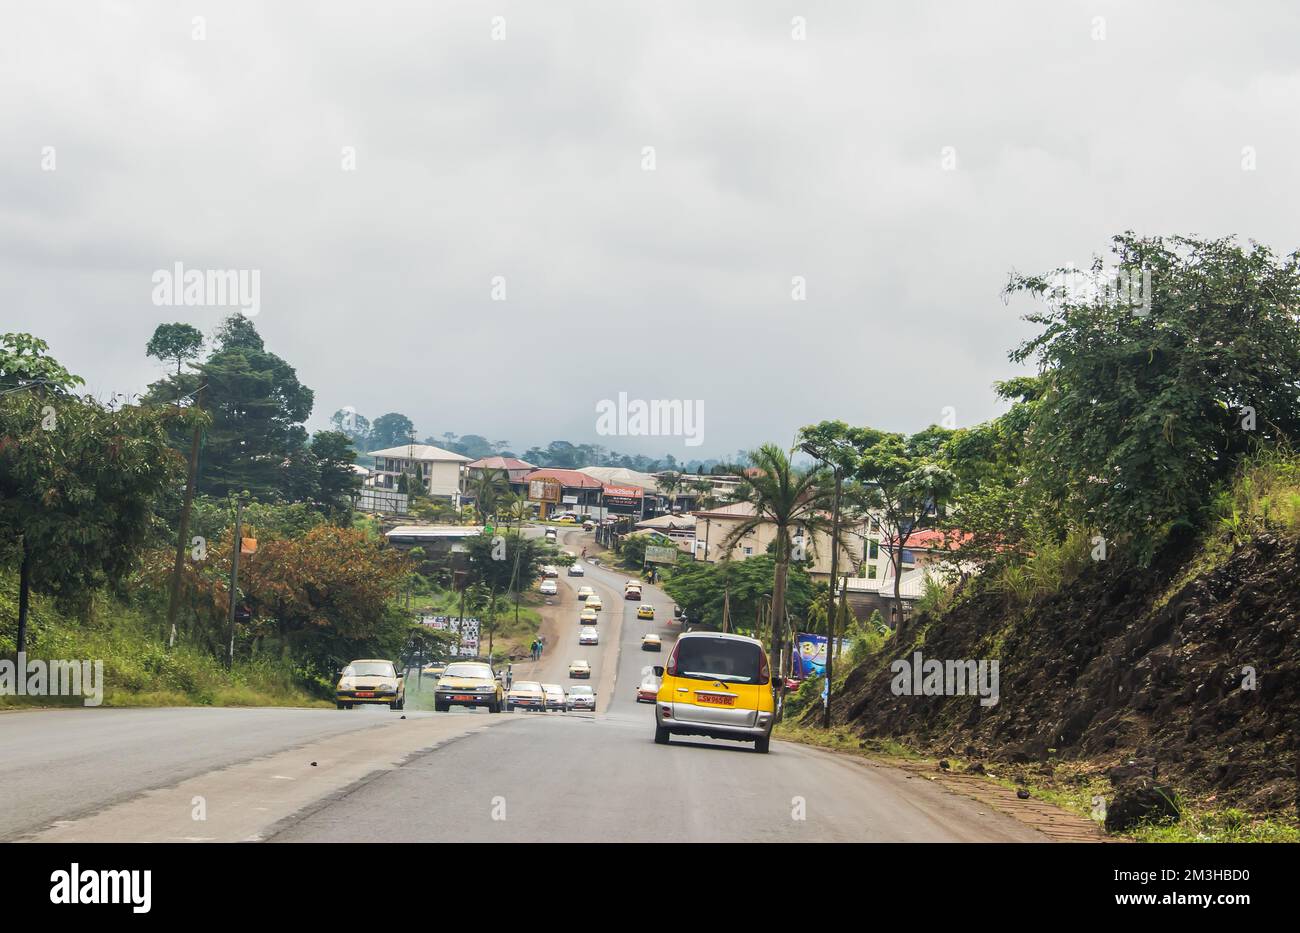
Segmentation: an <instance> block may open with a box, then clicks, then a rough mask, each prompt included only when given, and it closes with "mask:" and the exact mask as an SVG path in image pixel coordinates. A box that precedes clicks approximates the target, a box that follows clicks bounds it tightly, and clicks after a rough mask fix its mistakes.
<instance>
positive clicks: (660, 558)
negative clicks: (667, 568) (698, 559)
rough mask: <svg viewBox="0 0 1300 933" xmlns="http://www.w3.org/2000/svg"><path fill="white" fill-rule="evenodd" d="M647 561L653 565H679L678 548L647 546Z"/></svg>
mask: <svg viewBox="0 0 1300 933" xmlns="http://www.w3.org/2000/svg"><path fill="white" fill-rule="evenodd" d="M645 559H646V561H647V562H648V563H651V564H675V563H677V548H675V547H660V546H658V545H655V544H647V545H646V547H645Z"/></svg>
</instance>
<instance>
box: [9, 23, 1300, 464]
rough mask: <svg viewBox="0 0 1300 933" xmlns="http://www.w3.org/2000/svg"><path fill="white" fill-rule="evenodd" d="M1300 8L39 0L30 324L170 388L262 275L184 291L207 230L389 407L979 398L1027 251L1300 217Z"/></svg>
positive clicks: (17, 209)
mask: <svg viewBox="0 0 1300 933" xmlns="http://www.w3.org/2000/svg"><path fill="white" fill-rule="evenodd" d="M498 16H499V17H502V18H503V20H504V27H503V28H504V39H494V36H493V31H494V28H495V29H496V30H497V34H498V35H500V30H501V28H502V24H501V23H500V22H498V23H496V24H495V26H494V22H493V19H494V17H498ZM195 17H203V18H204V23H203V24H202V27H200V26H198V25H196V23H195V21H194V18H195ZM796 17H802V18H803V20H804V22H805V24H806V27H805V28H806V38H805V39H803V40H802V41H801V40H798V39H796V38H795V37H794V36H793V35H792V33H793V32H794V31H795V30H796V29H797V28H798V25H797V24H796V23H794V22H793V21H794V19H795V18H796ZM1098 17H1101V18H1102V20H1103V21H1099V20H1098V19H1097V18H1098ZM1297 27H1300V6H1297V5H1296V4H1295V3H1288V2H1277V3H1266V2H1258V3H1252V4H1250V5H1249V6H1248V7H1240V6H1237V5H1232V4H1222V3H1189V2H1178V3H1152V2H1144V3H1141V4H1136V3H1128V4H1124V3H1110V2H1091V3H1050V4H1048V3H1042V2H1029V3H1003V4H999V3H981V4H972V3H944V4H937V3H936V4H910V3H908V4H900V3H889V4H885V3H876V4H862V3H856V2H854V3H850V2H843V3H832V2H825V0H823V2H795V3H777V2H768V3H764V2H755V0H743V2H734V3H719V2H709V3H703V2H691V3H667V2H658V0H656V2H649V0H642V2H637V3H615V2H609V0H605V2H591V3H566V2H562V0H549V2H545V3H541V2H522V0H520V2H508V0H491V2H485V3H480V2H457V3H437V2H428V0H425V2H420V3H410V4H405V3H384V2H375V3H361V2H353V3H316V2H312V3H306V2H303V3H284V2H276V3H261V2H243V0H241V2H231V0H222V2H220V3H211V2H209V3H193V2H158V3H127V2H121V3H101V4H98V5H96V4H90V3H79V2H50V0H39V2H35V0H33V2H28V3H6V4H5V7H4V11H3V13H0V58H2V59H3V62H2V65H3V79H2V80H0V115H2V116H0V331H11V330H17V331H29V332H32V333H35V334H37V335H38V336H41V337H43V338H44V339H46V340H47V341H48V342H49V343H50V345H51V349H52V352H53V353H54V354H55V356H57V357H58V358H59V359H60V360H61V361H62V362H63V363H64V364H65V365H66V366H68V368H69V369H71V370H72V371H73V372H76V373H78V374H80V375H82V376H83V377H85V378H86V380H87V383H88V387H89V389H90V391H92V392H94V393H95V394H97V395H101V396H107V395H108V394H110V393H112V392H114V391H118V392H136V391H140V390H142V389H143V388H144V387H145V385H147V384H148V383H149V382H150V381H152V380H154V379H156V378H158V376H159V374H160V373H161V371H162V367H161V366H160V365H158V364H156V363H155V362H154V361H152V360H148V359H147V358H146V357H145V356H144V346H145V343H146V341H147V340H148V338H149V335H150V334H151V333H152V331H153V329H154V327H155V326H156V325H157V324H158V323H160V322H162V321H173V320H180V321H189V322H192V323H194V324H195V325H196V326H198V327H200V328H201V329H203V330H204V331H205V332H211V331H212V329H213V328H214V327H215V325H216V323H217V322H218V321H219V320H220V319H221V318H222V317H224V316H225V315H226V314H228V313H230V310H231V309H229V308H192V307H175V308H169V307H158V306H156V305H155V304H154V303H153V301H152V294H153V289H154V285H153V282H152V280H151V277H152V276H153V274H154V272H155V270H159V269H170V268H172V266H173V264H174V263H176V262H182V263H184V264H185V267H186V268H194V269H244V270H257V271H258V272H259V274H260V284H261V308H260V313H259V314H258V315H257V317H256V318H255V321H256V324H257V327H258V328H259V330H260V331H261V332H262V334H263V336H264V337H265V339H266V343H267V346H268V348H269V349H270V350H272V351H274V352H275V353H278V354H279V355H281V356H283V357H284V358H285V359H286V360H288V361H289V362H290V363H291V364H293V365H294V366H295V367H296V368H297V371H298V375H299V378H300V379H301V380H302V381H303V382H304V383H305V384H306V385H308V386H310V387H311V388H312V389H314V390H315V392H316V410H315V412H314V413H313V415H312V419H311V422H310V424H311V426H312V427H323V426H324V425H325V423H326V421H327V420H328V418H329V415H330V414H331V413H332V412H333V411H335V410H336V409H338V408H341V407H343V406H345V405H351V406H353V407H354V408H355V409H357V410H358V411H360V412H361V413H363V414H365V415H367V416H369V417H371V418H374V417H375V416H377V415H379V414H382V413H384V412H387V411H391V410H397V411H401V412H403V413H405V414H407V415H409V416H410V417H411V418H412V419H413V420H414V421H415V423H416V427H417V430H418V431H419V433H420V435H421V436H422V437H423V436H425V435H427V434H431V433H434V432H437V433H439V434H440V433H442V432H443V431H455V432H457V433H470V432H472V433H479V434H484V435H487V436H488V437H489V438H491V439H494V440H495V439H498V438H501V439H508V440H509V441H510V442H511V444H512V446H513V447H514V448H515V449H516V450H518V451H522V450H523V449H524V448H526V447H528V446H530V445H532V444H537V443H544V442H546V441H549V440H551V439H553V438H563V439H567V440H570V441H573V442H575V443H581V442H600V443H604V444H606V445H607V446H609V447H612V448H615V449H617V450H621V451H628V452H639V453H646V454H651V455H662V454H664V453H672V454H674V455H675V456H678V457H679V458H691V457H698V456H727V455H730V454H732V453H733V452H734V451H735V450H736V449H737V448H738V447H751V446H754V445H756V444H758V443H761V442H764V441H768V440H774V441H778V442H780V443H782V444H788V443H789V442H790V440H791V438H792V435H793V433H794V431H795V430H796V429H797V428H798V427H799V426H800V425H802V424H805V423H808V422H812V421H817V420H821V419H823V418H843V419H845V420H847V421H851V422H856V423H869V424H872V425H876V426H879V427H884V428H889V429H894V430H906V431H913V430H918V429H920V428H922V427H924V426H926V425H927V424H930V423H932V422H936V421H939V420H940V419H941V418H942V416H943V409H944V408H945V406H952V407H954V408H955V409H956V420H957V423H958V424H959V425H966V424H971V423H974V422H977V421H980V420H983V419H985V418H988V417H990V416H992V415H994V414H996V413H997V412H998V411H999V410H1000V408H999V405H998V403H997V400H996V399H995V398H994V396H993V393H992V391H991V388H990V387H991V384H992V383H993V382H994V381H995V380H998V379H1003V378H1006V377H1007V376H1009V375H1012V374H1014V373H1015V372H1016V371H1017V370H1016V368H1015V367H1013V366H1012V365H1011V364H1010V363H1009V362H1008V361H1007V358H1006V353H1007V350H1008V349H1010V348H1011V347H1012V346H1013V345H1014V344H1015V343H1016V342H1017V341H1018V340H1020V339H1022V338H1023V337H1024V336H1025V335H1026V334H1027V333H1028V330H1027V325H1025V324H1024V323H1022V322H1020V321H1019V319H1018V315H1019V314H1020V313H1022V312H1023V310H1025V309H1024V307H1023V306H1018V305H1016V304H1013V305H1012V306H1010V307H1008V306H1006V305H1004V304H1003V302H1002V300H1001V298H1000V290H1001V288H1002V286H1003V285H1004V284H1005V282H1006V279H1007V275H1008V273H1009V272H1010V271H1011V270H1013V269H1015V270H1019V271H1046V270H1047V269H1049V268H1052V267H1055V266H1058V265H1060V264H1063V263H1066V262H1075V263H1079V264H1085V263H1087V262H1088V260H1089V259H1090V257H1091V256H1092V255H1093V254H1094V253H1097V252H1101V251H1104V250H1105V249H1106V248H1107V245H1108V240H1109V237H1110V236H1111V235H1112V234H1114V233H1117V232H1120V231H1123V230H1125V229H1133V230H1135V231H1138V232H1139V233H1144V234H1156V233H1199V234H1204V235H1222V234H1230V233H1236V234H1239V235H1241V236H1242V237H1244V238H1253V239H1256V240H1259V241H1261V242H1263V243H1266V244H1268V245H1269V246H1272V247H1273V248H1274V249H1276V250H1278V251H1280V252H1289V251H1291V250H1292V249H1294V248H1296V247H1297V246H1300V237H1298V236H1297V232H1296V225H1297V219H1298V218H1300V120H1297V114H1300V52H1297V39H1296V37H1297V35H1298V34H1300V29H1298V28H1297ZM196 28H205V29H206V38H203V39H195V38H194V33H195V30H196ZM1102 30H1104V38H1100V39H1099V38H1097V36H1098V35H1099V34H1100V33H1101V31H1102ZM1248 146H1249V147H1253V149H1254V153H1255V166H1256V167H1255V169H1254V170H1253V171H1247V170H1243V149H1244V147H1248ZM46 147H53V155H54V159H55V168H54V170H53V171H48V170H45V169H46V168H48V158H47V156H48V154H49V150H48V149H47V148H46ZM345 147H354V151H355V170H354V171H348V170H345V168H344V165H343V160H344V149H345ZM646 147H653V158H654V170H653V171H647V170H646V169H645V167H644V166H645V164H646ZM945 147H951V154H953V155H955V168H946V167H945V162H944V153H945ZM43 159H46V163H47V164H46V165H43ZM951 161H952V160H951V159H949V163H948V164H949V165H951ZM496 276H502V277H504V281H505V289H506V292H505V294H506V300H505V301H494V300H493V295H492V287H493V278H494V277H496ZM794 276H803V277H804V279H805V281H806V294H807V297H806V300H804V301H795V300H792V277H794ZM619 392H626V393H627V394H628V396H629V397H631V398H634V399H635V398H642V399H700V400H703V402H704V433H703V444H702V445H700V446H697V447H688V446H686V445H685V443H684V439H683V438H680V437H677V438H631V437H601V436H598V435H597V433H596V405H597V403H598V401H599V400H601V399H605V398H609V399H614V398H617V396H618V393H619Z"/></svg>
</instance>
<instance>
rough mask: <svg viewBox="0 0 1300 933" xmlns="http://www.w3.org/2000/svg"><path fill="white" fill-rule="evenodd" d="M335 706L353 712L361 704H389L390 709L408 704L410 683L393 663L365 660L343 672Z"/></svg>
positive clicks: (360, 660) (340, 672) (335, 695)
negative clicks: (355, 706) (408, 686)
mask: <svg viewBox="0 0 1300 933" xmlns="http://www.w3.org/2000/svg"><path fill="white" fill-rule="evenodd" d="M334 703H335V705H336V706H338V708H339V709H352V707H353V706H354V705H355V704H357V703H387V704H388V708H389V709H401V708H402V707H404V706H405V705H406V681H405V680H404V679H403V677H402V673H401V671H399V670H397V668H396V666H395V665H394V664H393V662H392V661H385V660H383V659H381V658H361V659H359V660H356V661H353V662H352V663H351V664H349V665H348V666H347V667H345V668H343V670H341V671H339V681H338V683H337V684H335V686H334Z"/></svg>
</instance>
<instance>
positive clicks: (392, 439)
mask: <svg viewBox="0 0 1300 933" xmlns="http://www.w3.org/2000/svg"><path fill="white" fill-rule="evenodd" d="M413 437H415V423H414V422H413V421H411V419H410V418H408V417H406V415H403V414H401V413H400V412H395V411H390V412H388V413H387V414H384V415H380V416H379V417H378V418H376V419H375V420H374V421H373V422H372V423H371V425H370V446H371V448H372V449H374V450H387V449H388V448H390V447H401V446H403V445H405V444H409V443H411V439H412V438H413Z"/></svg>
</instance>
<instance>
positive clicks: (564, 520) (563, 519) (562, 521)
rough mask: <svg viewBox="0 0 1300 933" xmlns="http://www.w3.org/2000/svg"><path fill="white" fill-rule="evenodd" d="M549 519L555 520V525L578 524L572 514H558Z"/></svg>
mask: <svg viewBox="0 0 1300 933" xmlns="http://www.w3.org/2000/svg"><path fill="white" fill-rule="evenodd" d="M551 521H553V522H555V523H556V524H557V525H576V524H578V520H577V519H576V518H574V517H573V516H572V515H560V516H557V517H552V519H551Z"/></svg>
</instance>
